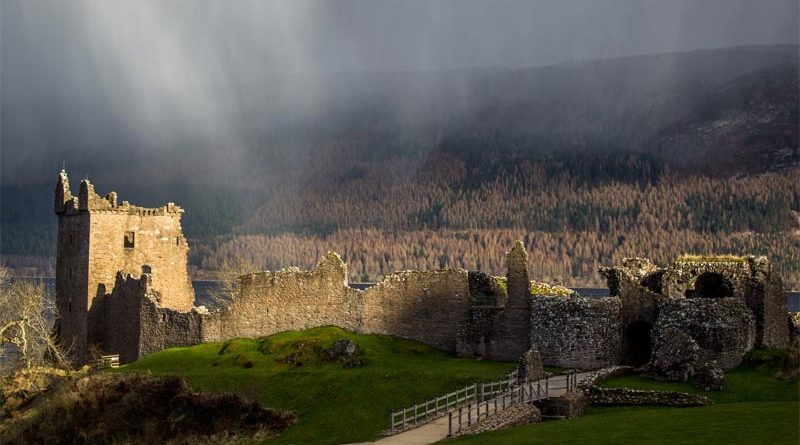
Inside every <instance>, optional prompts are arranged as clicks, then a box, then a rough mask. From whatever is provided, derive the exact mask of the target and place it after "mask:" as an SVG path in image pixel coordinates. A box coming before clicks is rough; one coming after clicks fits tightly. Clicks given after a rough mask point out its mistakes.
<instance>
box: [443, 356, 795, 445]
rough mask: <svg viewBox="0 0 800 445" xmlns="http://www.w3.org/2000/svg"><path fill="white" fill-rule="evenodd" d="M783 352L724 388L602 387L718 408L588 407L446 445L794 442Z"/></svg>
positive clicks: (637, 379) (642, 380)
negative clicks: (697, 399) (577, 414)
mask: <svg viewBox="0 0 800 445" xmlns="http://www.w3.org/2000/svg"><path fill="white" fill-rule="evenodd" d="M783 355H785V354H783V353H782V352H779V351H753V353H751V354H749V355H748V357H747V360H746V362H745V363H744V364H743V365H742V366H741V367H739V368H738V369H735V370H733V371H729V372H728V373H726V380H727V385H726V387H725V389H724V390H723V391H719V392H713V391H712V392H704V391H702V390H700V389H697V388H695V387H694V385H692V383H691V382H689V383H668V382H658V381H655V380H653V379H652V377H651V376H648V375H631V376H622V377H617V378H614V379H609V380H607V381H605V382H603V383H602V384H601V386H604V387H609V388H620V387H624V388H633V389H647V390H661V391H681V392H688V393H699V394H703V395H705V396H708V397H710V398H711V399H712V400H713V401H714V403H715V404H714V405H712V406H707V407H698V408H668V407H650V406H643V407H596V408H595V407H590V408H589V409H588V410H587V415H586V416H585V417H581V418H577V419H572V420H566V421H558V422H545V423H543V424H538V425H531V426H526V427H520V428H513V429H508V430H502V431H495V432H491V433H485V434H478V435H475V436H470V437H465V438H461V439H457V440H453V441H447V442H446V443H447V444H453V445H462V444H497V445H522V444H525V445H528V444H531V445H535V444H548V445H556V444H592V445H605V444H608V445H612V444H620V443H637V444H665V445H666V444H670V445H672V444H676V443H680V444H724V445H733V444H762V443H768V444H770V445H779V444H787V445H788V444H793V445H796V444H797V440H798V437H799V436H800V425H798V421H797V419H798V417H800V405H799V404H798V400H799V399H800V397H799V394H800V387H799V386H798V381H797V380H788V381H787V380H781V379H778V378H776V377H775V374H776V370H777V369H778V365H777V364H776V363H777V362H778V361H779V360H778V359H779V358H780V357H782V356H783Z"/></svg>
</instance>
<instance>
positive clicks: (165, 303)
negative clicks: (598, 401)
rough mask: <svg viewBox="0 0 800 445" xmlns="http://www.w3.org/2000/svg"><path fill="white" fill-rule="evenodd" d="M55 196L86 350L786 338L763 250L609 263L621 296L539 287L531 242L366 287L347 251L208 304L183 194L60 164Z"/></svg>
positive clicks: (724, 356)
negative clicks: (195, 280)
mask: <svg viewBox="0 0 800 445" xmlns="http://www.w3.org/2000/svg"><path fill="white" fill-rule="evenodd" d="M55 209H56V213H57V214H58V216H59V232H58V260H57V277H56V282H57V283H56V288H57V291H56V298H57V304H58V308H59V310H60V313H61V318H60V322H59V329H60V333H61V336H62V338H63V339H64V340H65V341H69V342H71V343H73V345H74V351H75V357H76V358H77V359H78V360H82V359H84V358H85V354H86V352H87V350H88V349H89V348H90V347H96V348H98V349H99V350H100V351H102V352H104V353H108V354H119V355H120V360H121V361H122V362H124V363H125V362H131V361H134V360H136V359H137V358H139V357H141V356H143V355H146V354H150V353H153V352H157V351H160V350H163V349H165V348H169V347H176V346H190V345H194V344H197V343H201V342H209V341H224V340H228V339H232V338H237V337H261V336H265V335H270V334H274V333H277V332H281V331H285V330H292V329H306V328H312V327H318V326H326V325H336V326H339V327H342V328H344V329H348V330H350V331H353V332H359V333H367V334H386V335H393V336H397V337H403V338H408V339H412V340H417V341H420V342H423V343H426V344H428V345H431V346H433V347H436V348H438V349H441V350H443V351H447V352H450V353H452V354H457V355H459V356H463V357H481V358H486V359H492V360H516V359H517V358H518V357H519V356H520V354H522V353H523V352H524V351H527V350H529V349H535V350H537V351H538V352H539V354H540V355H541V357H542V361H543V362H544V364H545V365H551V366H561V367H570V368H579V369H597V368H602V367H606V366H611V365H616V364H629V365H634V366H643V365H647V364H648V363H657V362H658V361H659V360H661V361H664V360H667V359H668V358H670V357H667V355H669V354H668V351H670V350H671V349H670V348H669V346H672V345H674V344H675V342H676V341H678V340H676V338H678V339H679V340H680V341H681V342H684V343H685V344H688V345H689V346H690V347H691V348H690V349H691V350H692V351H695V355H694V356H693V357H692V358H691V359H692V360H694V361H697V362H698V363H697V366H700V365H702V364H703V363H706V362H710V361H715V362H717V363H719V364H720V366H722V367H724V368H726V369H728V368H732V367H735V366H737V365H738V364H739V362H740V361H741V360H742V357H743V356H744V354H745V353H746V352H747V351H748V350H749V349H751V348H753V347H761V346H765V347H782V346H788V344H789V340H790V339H789V335H790V329H789V326H790V323H789V317H788V314H787V311H786V300H785V297H784V294H783V288H782V284H781V280H780V277H779V275H778V273H777V272H776V271H775V270H774V269H773V267H772V265H771V263H770V262H769V261H768V260H767V259H766V258H764V257H743V258H719V257H712V258H708V259H702V258H701V259H697V258H690V259H678V260H677V261H675V262H674V263H673V264H671V265H670V266H669V267H666V268H660V267H658V266H656V265H654V264H652V263H651V262H650V261H648V260H644V259H638V258H633V259H626V260H625V261H623V264H622V265H620V266H617V267H609V268H603V270H601V271H600V272H601V273H602V274H603V275H605V276H606V278H607V280H608V285H609V291H610V296H609V297H605V298H584V297H581V296H579V295H577V294H574V293H573V294H571V295H566V296H564V295H540V294H539V293H541V292H539V291H536V292H534V291H532V288H531V280H530V277H529V267H528V254H527V252H526V251H525V248H524V246H523V245H522V243H520V242H517V243H516V244H515V245H514V246H513V248H512V249H511V250H510V251H509V253H508V255H507V258H506V263H507V268H508V272H507V276H506V279H505V280H501V279H499V278H498V277H491V276H488V275H486V274H484V273H482V272H479V271H466V270H462V269H450V270H437V271H403V272H396V273H393V274H390V275H388V276H387V277H386V278H385V279H384V280H383V281H382V282H380V283H377V284H376V285H375V286H373V287H370V288H368V289H366V290H358V289H353V288H351V287H350V286H349V285H348V278H347V277H348V274H347V266H346V264H345V263H344V262H343V261H342V260H341V258H340V257H339V256H338V255H337V254H335V253H332V252H331V253H328V254H327V255H325V257H323V258H322V259H321V261H320V262H319V264H318V265H317V266H316V267H315V268H313V269H311V270H307V271H301V270H298V269H287V270H281V271H277V272H257V273H250V274H246V275H243V276H242V277H240V278H239V286H238V288H239V292H238V294H237V295H236V296H235V298H233V300H232V301H230V302H227V303H226V304H224V305H223V306H222V307H221V308H219V309H215V310H213V311H207V310H205V309H204V308H197V307H194V305H193V301H194V293H193V291H192V288H191V283H190V281H189V278H188V273H187V254H188V246H187V245H186V240H185V239H184V237H183V235H182V234H181V229H180V217H181V214H182V212H183V211H182V210H181V209H180V208H179V207H177V206H175V205H174V204H171V203H170V204H167V205H166V206H164V207H161V208H156V209H144V208H140V207H136V206H132V205H130V204H128V203H127V202H123V203H122V204H119V203H118V202H117V197H116V194H115V193H113V192H112V193H109V194H107V195H106V196H105V197H100V196H98V195H96V194H95V193H94V190H93V187H92V185H91V183H89V181H88V180H84V181H82V182H81V189H80V193H79V196H78V198H77V199H76V198H74V197H72V196H71V194H70V191H69V184H68V179H67V175H66V173H65V172H63V171H62V172H61V174H60V176H59V180H58V183H57V185H56V203H55ZM501 281H502V282H501ZM682 344H683V343H682ZM686 360H689V358H687V359H686Z"/></svg>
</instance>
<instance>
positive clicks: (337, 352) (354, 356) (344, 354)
mask: <svg viewBox="0 0 800 445" xmlns="http://www.w3.org/2000/svg"><path fill="white" fill-rule="evenodd" d="M359 352H360V350H359V348H358V345H356V344H355V343H354V342H352V341H351V340H348V339H346V338H340V339H338V340H336V341H335V342H333V345H332V346H331V347H330V348H326V349H323V350H322V354H323V357H322V360H323V362H339V363H341V364H342V366H344V367H345V368H356V367H359V366H363V365H364V360H362V359H361V358H360V357H358V355H359Z"/></svg>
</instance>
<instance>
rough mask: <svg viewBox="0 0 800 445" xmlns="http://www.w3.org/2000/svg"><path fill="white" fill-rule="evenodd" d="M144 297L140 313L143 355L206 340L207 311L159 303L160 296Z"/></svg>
mask: <svg viewBox="0 0 800 445" xmlns="http://www.w3.org/2000/svg"><path fill="white" fill-rule="evenodd" d="M154 297H155V296H151V295H148V297H147V298H144V299H142V305H141V312H140V316H139V325H140V330H139V355H140V356H143V355H147V354H152V353H154V352H158V351H163V350H164V349H168V348H174V347H178V346H192V345H196V344H198V343H202V342H203V327H202V324H203V314H201V313H199V312H198V311H197V310H196V309H192V310H191V311H189V312H178V311H176V310H174V309H170V308H165V307H160V306H158V301H157V298H154Z"/></svg>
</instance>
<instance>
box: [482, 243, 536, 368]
mask: <svg viewBox="0 0 800 445" xmlns="http://www.w3.org/2000/svg"><path fill="white" fill-rule="evenodd" d="M506 267H507V268H508V272H507V274H508V275H507V277H508V297H507V298H506V302H505V305H504V307H503V311H502V312H501V313H499V314H498V315H497V318H496V320H495V323H494V333H493V335H492V336H491V337H492V338H491V343H492V344H491V348H490V349H491V354H489V357H487V358H491V359H493V360H517V359H518V358H519V356H520V355H521V354H522V353H523V352H525V351H527V350H528V349H530V348H531V344H530V341H531V340H530V335H529V333H530V332H531V279H530V276H529V275H528V253H527V252H526V251H525V246H523V245H522V242H520V241H517V242H516V243H514V247H512V248H511V250H510V251H509V252H508V254H506Z"/></svg>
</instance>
